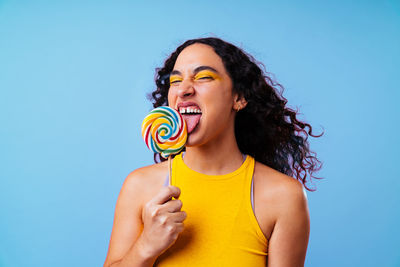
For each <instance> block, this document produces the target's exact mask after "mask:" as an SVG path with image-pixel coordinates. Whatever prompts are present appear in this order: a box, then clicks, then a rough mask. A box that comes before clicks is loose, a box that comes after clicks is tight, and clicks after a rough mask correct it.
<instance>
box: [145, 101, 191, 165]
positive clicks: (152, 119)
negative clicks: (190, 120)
mask: <svg viewBox="0 0 400 267" xmlns="http://www.w3.org/2000/svg"><path fill="white" fill-rule="evenodd" d="M142 136H143V139H144V142H145V143H146V145H147V147H148V148H149V149H150V150H151V151H153V152H155V153H160V154H161V156H162V157H164V158H169V156H170V155H173V154H177V153H179V152H180V151H181V150H182V149H183V148H184V146H185V143H186V139H187V129H186V123H185V120H184V119H183V118H182V115H181V114H180V113H179V112H178V111H176V110H175V109H173V108H170V107H166V106H163V107H158V108H155V109H153V110H152V111H151V112H150V113H149V115H147V116H146V117H145V118H144V120H143V122H142Z"/></svg>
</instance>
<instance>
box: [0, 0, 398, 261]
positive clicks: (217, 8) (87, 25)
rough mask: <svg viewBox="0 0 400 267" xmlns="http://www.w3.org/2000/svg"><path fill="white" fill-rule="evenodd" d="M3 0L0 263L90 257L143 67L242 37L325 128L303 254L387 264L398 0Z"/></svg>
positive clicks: (394, 172)
mask: <svg viewBox="0 0 400 267" xmlns="http://www.w3.org/2000/svg"><path fill="white" fill-rule="evenodd" d="M246 2H247V1H234V2H232V1H208V0H205V1H201V2H197V3H194V2H193V3H188V2H187V1H148V4H143V3H142V4H139V3H136V2H134V1H91V2H87V1H86V2H83V1H5V0H2V1H1V0H0V266H7V267H9V266H101V265H102V264H103V262H104V259H105V256H106V252H107V247H108V241H109V238H110V233H111V227H112V222H113V214H114V208H115V203H116V199H117V196H118V193H119V190H120V188H121V186H122V183H123V181H124V179H125V177H126V176H127V175H128V174H129V173H130V172H131V171H132V170H134V169H135V168H138V167H140V166H143V165H148V164H151V163H152V154H151V153H150V152H149V151H148V149H147V148H146V146H145V144H144V143H143V141H142V138H141V135H140V124H141V121H142V119H143V117H144V116H145V115H146V114H147V112H148V111H149V110H150V109H151V105H150V103H149V101H147V100H146V94H147V93H149V92H151V91H152V90H153V89H154V88H155V85H154V82H153V78H154V69H155V68H156V67H158V66H161V65H162V63H163V61H164V60H165V58H166V57H167V56H168V55H169V54H170V53H171V52H172V51H173V50H174V49H175V48H176V47H177V46H178V45H179V44H181V43H182V42H183V41H185V40H186V39H189V38H197V37H206V36H217V37H220V38H223V39H225V40H227V41H230V42H233V43H234V44H236V45H238V46H240V47H242V48H244V49H245V50H246V51H247V52H249V53H250V54H252V55H253V56H254V57H255V58H256V59H258V60H259V61H261V62H263V63H264V64H265V66H266V69H267V70H268V71H269V72H271V73H273V74H275V77H276V80H277V81H278V82H280V83H281V84H283V86H284V87H285V88H286V90H285V92H284V96H285V97H287V98H288V99H289V105H290V106H291V107H293V108H296V107H298V108H299V109H300V112H301V114H302V115H301V118H303V119H305V120H307V121H308V122H310V123H311V124H312V125H314V126H315V130H316V132H317V133H319V132H321V131H322V130H323V129H324V130H325V135H324V136H323V137H322V138H318V139H315V140H311V147H312V148H313V150H315V151H316V152H317V153H318V155H319V157H320V158H321V160H322V161H323V162H324V168H323V170H322V171H321V172H320V175H321V176H323V177H325V179H324V180H321V181H317V182H316V186H317V191H316V192H313V193H311V192H309V193H308V198H309V206H310V213H311V235H310V243H309V250H308V254H307V259H306V266H310V267H311V266H315V267H320V266H326V267H330V266H332V267H333V266H335V267H336V266H364V267H365V266H400V249H399V243H400V231H399V225H400V209H399V204H400V193H399V192H400V182H399V180H400V179H399V178H400V175H399V174H400V173H399V169H397V167H396V166H397V164H398V160H399V149H400V145H399V141H398V131H399V126H398V123H399V119H398V117H399V115H400V114H399V113H400V112H399V108H398V103H399V96H400V94H399V85H400V63H399V62H400V49H399V48H400V3H399V1H383V0H382V1H353V3H350V1H298V2H294V1H293V2H291V1H274V2H272V1H271V2H269V1H253V3H252V4H246Z"/></svg>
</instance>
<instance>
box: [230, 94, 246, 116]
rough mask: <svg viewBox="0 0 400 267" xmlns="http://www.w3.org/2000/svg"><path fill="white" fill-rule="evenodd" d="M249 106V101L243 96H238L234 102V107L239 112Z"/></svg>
mask: <svg viewBox="0 0 400 267" xmlns="http://www.w3.org/2000/svg"><path fill="white" fill-rule="evenodd" d="M246 106H247V101H246V99H245V98H244V97H243V96H239V95H238V96H236V97H235V102H234V104H233V109H234V110H236V112H238V111H239V110H241V109H244V108H245V107H246Z"/></svg>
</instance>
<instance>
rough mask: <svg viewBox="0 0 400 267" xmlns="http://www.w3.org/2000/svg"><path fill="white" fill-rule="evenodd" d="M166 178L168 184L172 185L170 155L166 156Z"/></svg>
mask: <svg viewBox="0 0 400 267" xmlns="http://www.w3.org/2000/svg"><path fill="white" fill-rule="evenodd" d="M168 176H169V184H170V185H172V181H171V176H172V173H171V155H169V156H168Z"/></svg>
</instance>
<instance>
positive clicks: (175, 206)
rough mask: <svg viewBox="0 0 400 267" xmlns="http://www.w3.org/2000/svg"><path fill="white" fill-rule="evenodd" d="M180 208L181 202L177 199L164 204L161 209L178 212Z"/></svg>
mask: <svg viewBox="0 0 400 267" xmlns="http://www.w3.org/2000/svg"><path fill="white" fill-rule="evenodd" d="M181 208H182V201H181V200H179V199H173V200H170V201H168V202H166V203H165V204H164V205H163V209H164V210H165V211H167V212H176V211H180V210H181Z"/></svg>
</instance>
